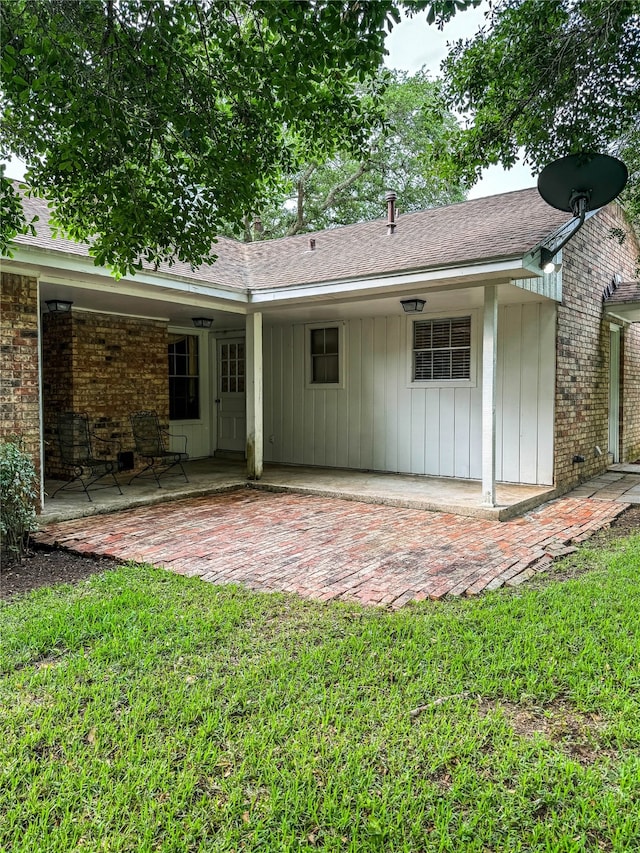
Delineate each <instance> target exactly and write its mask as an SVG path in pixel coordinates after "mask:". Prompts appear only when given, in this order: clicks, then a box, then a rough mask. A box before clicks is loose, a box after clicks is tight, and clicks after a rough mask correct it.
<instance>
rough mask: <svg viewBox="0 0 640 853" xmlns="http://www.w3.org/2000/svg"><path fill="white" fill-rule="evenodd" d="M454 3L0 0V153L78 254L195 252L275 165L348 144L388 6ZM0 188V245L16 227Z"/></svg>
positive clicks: (132, 260)
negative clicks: (18, 161)
mask: <svg viewBox="0 0 640 853" xmlns="http://www.w3.org/2000/svg"><path fill="white" fill-rule="evenodd" d="M457 2H460V0H429V2H427V0H398V2H396V1H395V0H368V2H362V0H171V2H166V0H82V2H76V3H69V2H67V0H11V2H6V3H2V4H0V15H1V18H0V25H1V32H2V73H3V93H2V94H3V107H4V109H3V116H2V120H1V123H0V156H2V157H3V158H5V159H6V158H7V156H8V155H10V154H15V155H17V156H19V157H21V158H22V159H23V160H24V161H25V162H26V163H27V167H28V169H27V179H28V182H29V184H30V186H31V188H32V191H33V192H34V193H36V194H38V195H42V196H45V197H46V198H48V199H49V200H50V202H51V206H52V216H53V222H54V224H56V223H57V225H58V226H59V228H60V230H61V231H62V232H63V233H65V234H67V235H68V236H70V237H72V238H75V239H78V240H87V241H90V242H91V244H92V248H91V252H92V254H93V255H94V256H95V260H96V263H99V264H106V265H109V266H111V267H112V268H113V269H114V270H116V271H117V272H120V273H124V272H126V271H134V270H135V269H137V268H139V267H140V264H141V261H142V260H144V261H146V262H148V263H152V264H157V263H160V262H162V261H168V262H172V261H174V260H175V259H180V260H182V261H186V262H189V263H191V264H193V265H197V264H199V263H201V262H203V261H208V260H209V261H210V260H212V259H213V258H214V253H213V251H212V247H211V235H212V234H215V233H216V231H217V226H218V223H219V222H220V221H221V220H222V219H223V218H224V219H225V220H227V221H231V222H233V223H236V225H237V224H240V223H241V222H242V219H243V216H244V214H245V213H246V211H247V210H258V209H260V208H261V207H262V206H263V204H264V203H265V202H266V200H267V199H268V198H270V197H272V196H273V194H274V193H276V194H277V192H278V191H279V190H280V189H281V186H282V179H283V175H286V174H287V173H291V172H292V171H295V169H297V168H299V167H300V165H301V164H303V163H308V162H311V161H315V160H317V161H318V162H321V161H322V160H323V159H324V158H326V157H328V156H331V155H332V154H333V153H335V151H336V150H338V149H339V148H341V149H344V148H345V147H346V146H348V147H349V148H350V149H351V150H352V151H353V152H354V153H355V152H358V151H364V150H366V148H367V145H368V142H369V138H370V134H371V132H372V129H373V128H375V127H376V126H377V125H378V124H379V122H380V107H379V103H380V96H381V91H380V89H379V86H378V84H377V82H376V80H377V79H378V78H377V77H376V76H375V75H376V72H377V70H378V68H379V66H380V64H381V61H382V58H383V55H384V38H385V35H386V32H387V31H388V30H390V29H391V27H392V26H393V24H394V23H395V22H397V21H398V20H399V18H400V9H401V8H404V9H407V10H409V11H410V12H411V11H414V10H415V11H417V10H420V9H424V8H429V9H430V11H433V14H434V17H435V18H439V17H440V16H442V15H443V14H446V13H447V12H448V11H449V10H450V7H452V6H454V5H455V3H457ZM464 2H466V0H464ZM1 184H2V186H1V189H2V199H1V200H0V209H1V210H2V211H7V213H8V216H7V217H5V218H4V219H3V224H2V232H1V234H2V239H1V240H0V248H3V247H4V248H6V247H7V245H8V241H9V240H10V239H11V237H12V236H14V235H15V233H16V224H18V230H20V228H22V229H24V228H25V227H26V224H25V223H24V222H23V221H22V220H20V222H18V223H16V213H17V212H18V201H17V199H16V194H15V189H14V188H13V187H12V185H11V184H10V182H8V181H7V180H6V179H4V175H2V181H1ZM18 219H20V217H18Z"/></svg>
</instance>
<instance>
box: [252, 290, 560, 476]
mask: <svg viewBox="0 0 640 853" xmlns="http://www.w3.org/2000/svg"><path fill="white" fill-rule="evenodd" d="M456 313H459V312H456ZM469 313H471V314H472V316H473V318H474V319H473V321H472V322H473V323H474V325H475V331H476V334H475V335H474V339H475V344H474V346H475V348H476V353H475V355H476V359H475V382H471V383H470V384H467V385H464V386H458V387H451V386H449V387H447V386H446V383H443V384H441V385H439V386H432V387H428V386H426V385H416V384H412V383H411V382H410V364H411V346H412V340H411V334H412V326H411V320H410V319H409V318H407V317H405V316H387V317H371V318H361V319H354V320H345V321H339V325H340V326H341V327H342V328H343V352H342V358H343V360H344V361H343V368H344V371H345V373H344V387H341V388H322V389H320V388H313V387H312V386H309V384H308V382H307V381H306V380H307V377H306V373H305V371H306V347H307V340H308V339H307V333H306V328H305V325H304V324H292V325H273V326H268V325H267V326H265V329H264V383H265V385H264V436H265V461H268V462H275V463H283V464H298V465H317V466H326V467H338V468H354V469H364V470H375V471H391V472H398V473H406V474H427V475H431V476H440V477H457V478H464V479H480V478H481V476H482V384H481V380H482V371H481V369H480V368H481V358H482V354H481V334H478V333H477V331H478V329H479V328H480V327H481V322H482V313H481V312H478V311H474V312H469ZM425 316H426V315H425ZM443 316H447V315H446V314H444V315H443ZM336 324H337V323H335V322H334V323H333V325H336ZM327 325H332V321H331V318H330V317H328V318H327ZM498 327H499V332H498V384H497V392H498V400H497V465H496V469H497V470H496V474H497V479H499V480H503V481H506V482H519V483H533V484H536V483H537V484H551V483H552V482H553V399H554V376H555V306H554V305H553V304H550V303H525V304H515V305H508V306H503V307H501V308H500V310H499V320H498Z"/></svg>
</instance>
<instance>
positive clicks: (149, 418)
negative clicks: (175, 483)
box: [129, 412, 189, 488]
mask: <svg viewBox="0 0 640 853" xmlns="http://www.w3.org/2000/svg"><path fill="white" fill-rule="evenodd" d="M131 429H132V431H133V439H134V442H135V446H136V453H137V454H138V456H140V458H141V459H142V460H143V461H144V462H146V463H147V464H146V466H145V467H144V468H143V469H142V471H139V472H138V473H137V474H134V475H133V477H132V478H131V479H130V480H129V484H131V483H133V481H134V480H135V479H136V478H137V477H142V476H143V475H145V474H147V472H150V474H151V475H152V476H153V477H154V478H155V481H156V483H157V484H158V488H161V487H162V484H161V483H160V477H163V476H169V477H173V476H176V477H177V476H178V474H179V473H180V472H181V473H182V476H183V477H184V479H185V482H186V483H188V482H189V479H188V477H187V475H186V473H185V470H184V468H183V466H182V463H183V462H186V461H187V459H188V458H189V454H188V453H187V437H186V435H174V434H173V433H170V432H169V430H166V429H163V428H162V427H161V426H160V421H159V419H158V413H157V412H134V413H133V414H132V415H131ZM169 438H174V439H181V440H182V441H183V442H184V450H170V449H169V447H168V439H169ZM175 467H178V468H179V469H180V472H178V471H172V472H171V473H170V474H168V472H169V471H171V469H172V468H175Z"/></svg>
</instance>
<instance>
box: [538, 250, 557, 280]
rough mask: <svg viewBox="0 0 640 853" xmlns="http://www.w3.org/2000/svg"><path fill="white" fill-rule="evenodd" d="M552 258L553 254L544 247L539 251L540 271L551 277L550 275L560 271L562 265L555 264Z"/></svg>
mask: <svg viewBox="0 0 640 853" xmlns="http://www.w3.org/2000/svg"><path fill="white" fill-rule="evenodd" d="M553 257H554V254H553V252H552V251H551V249H547V248H546V247H545V246H543V247H542V248H541V249H540V269H541V270H542V272H543V273H545V275H551V273H553V272H559V270H560V269H562V264H559V263H558V264H557V263H556V262H555V261H554V260H553Z"/></svg>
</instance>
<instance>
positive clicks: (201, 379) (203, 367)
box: [165, 325, 209, 427]
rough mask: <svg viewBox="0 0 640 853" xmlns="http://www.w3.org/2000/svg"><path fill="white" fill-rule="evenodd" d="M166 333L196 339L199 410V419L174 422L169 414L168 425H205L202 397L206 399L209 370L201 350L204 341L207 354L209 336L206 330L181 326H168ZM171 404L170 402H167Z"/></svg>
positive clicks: (184, 419) (206, 409)
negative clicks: (191, 336)
mask: <svg viewBox="0 0 640 853" xmlns="http://www.w3.org/2000/svg"><path fill="white" fill-rule="evenodd" d="M167 333H168V334H170V335H183V334H185V333H186V334H188V335H193V337H194V338H197V339H198V398H199V399H198V402H199V410H200V417H198V418H178V419H176V420H172V418H171V414H169V424H170V425H171V426H172V427H173V426H180V425H184V426H185V427H188V426H190V425H191V426H193V424H206V423H207V422H208V421H207V417H206V412H208V409H209V407H208V405H207V406H205V405H203V397H206V395H207V394H209V390H208V385H209V382H208V380H209V377H208V376H207V372H208V369H209V365H208V361H206V360H205V359H203V358H202V353H201V351H202V349H203V343H202V342H203V341H205V345H204V346H206V347H207V350H206V351H207V352H208V344H207V343H206V340H207V338H208V336H209V331H208V329H189V328H185V327H183V326H173V325H171V326H168V327H167ZM165 366H166V362H165ZM166 375H167V384H169V370H168V367H167V374H166ZM169 402H171V400H169ZM203 410H204V411H205V415H203Z"/></svg>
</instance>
